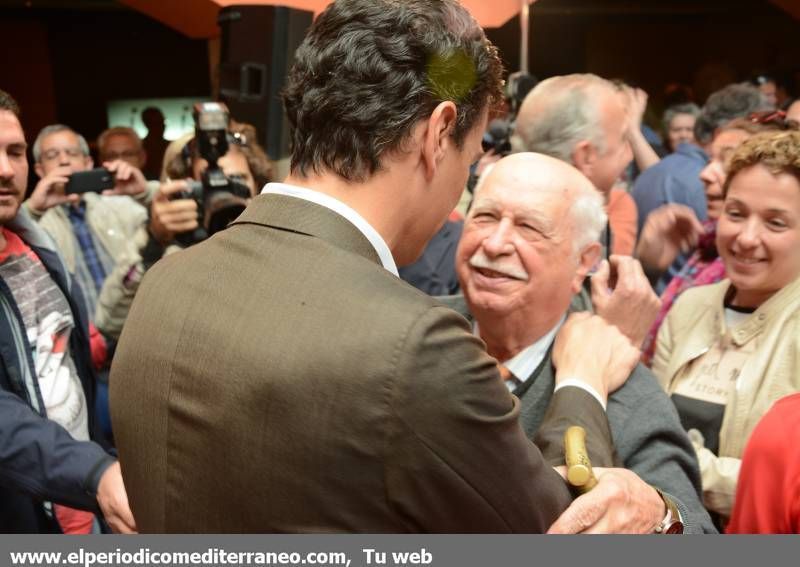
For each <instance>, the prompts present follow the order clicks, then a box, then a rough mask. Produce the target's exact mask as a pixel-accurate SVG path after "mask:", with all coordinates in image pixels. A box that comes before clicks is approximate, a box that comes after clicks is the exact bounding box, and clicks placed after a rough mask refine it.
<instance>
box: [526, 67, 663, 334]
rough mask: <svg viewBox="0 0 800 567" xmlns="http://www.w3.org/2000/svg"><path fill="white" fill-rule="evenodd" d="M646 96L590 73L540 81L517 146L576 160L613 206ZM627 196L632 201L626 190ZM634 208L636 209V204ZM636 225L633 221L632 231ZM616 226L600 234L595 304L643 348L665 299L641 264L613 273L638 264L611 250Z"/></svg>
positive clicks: (530, 97) (528, 103)
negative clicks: (611, 198)
mask: <svg viewBox="0 0 800 567" xmlns="http://www.w3.org/2000/svg"><path fill="white" fill-rule="evenodd" d="M642 94H643V93H638V92H637V91H633V90H632V89H630V88H627V89H626V88H619V87H617V85H615V84H614V83H612V82H611V81H608V80H606V79H603V78H602V77H598V76H597V75H592V74H574V75H565V76H558V77H551V78H549V79H547V80H545V81H542V82H541V83H539V84H538V85H537V86H536V87H535V88H534V89H533V90H532V91H531V92H530V93H528V96H527V97H526V98H525V100H524V102H523V103H522V107H521V108H520V112H519V116H518V117H517V125H516V132H515V137H514V145H515V147H516V149H517V150H518V151H529V152H537V153H542V154H545V155H548V156H551V157H554V158H556V159H559V160H561V161H563V162H566V163H568V164H571V165H572V166H574V167H575V168H576V169H577V170H578V171H580V172H581V173H583V175H585V176H586V178H587V179H588V180H589V181H590V182H591V184H592V185H594V187H595V189H597V190H598V191H599V193H600V195H601V196H602V200H603V203H604V204H607V203H608V196H609V194H610V193H611V190H612V189H613V187H614V185H615V184H616V182H617V180H618V179H619V178H620V175H621V174H622V172H623V170H624V169H625V168H626V167H627V165H628V164H629V163H630V161H631V158H632V155H633V154H632V149H631V148H632V145H637V146H638V145H640V144H639V142H635V143H634V144H632V142H633V140H632V136H641V130H640V129H639V128H638V127H637V126H636V122H637V120H640V116H641V112H640V110H643V106H642V105H643V104H644V102H646V99H645V100H644V101H643V100H642V96H641V95H642ZM626 105H627V106H626ZM631 125H633V127H631ZM632 133H633V134H632ZM644 144H646V142H644ZM625 197H627V198H628V199H630V197H628V196H627V194H626V195H625ZM630 206H631V208H633V203H632V202H631V203H630ZM634 214H635V213H634ZM609 216H611V215H610V214H609ZM609 225H610V226H609ZM633 225H635V220H634V221H632V223H631V226H630V232H631V233H633V231H634V226H633ZM613 227H614V219H613V218H611V219H610V222H609V223H607V224H606V228H605V230H604V231H602V232H601V234H600V240H601V243H602V244H603V246H604V249H603V250H602V253H601V255H600V257H601V258H602V257H607V259H608V260H610V265H609V264H603V266H602V268H601V270H600V273H599V274H598V277H595V278H593V280H592V284H593V285H592V301H593V302H594V305H595V308H596V309H597V312H598V314H600V315H601V316H602V317H603V318H604V319H606V320H607V321H609V322H611V323H613V324H615V325H616V326H617V327H619V328H620V329H621V330H622V332H623V333H624V334H625V335H626V336H628V338H629V339H630V340H631V341H632V342H633V343H634V344H636V345H641V344H642V341H644V338H645V335H646V334H647V329H648V328H649V326H650V325H651V324H652V322H653V321H654V320H655V317H656V314H657V313H658V305H659V302H658V298H657V297H656V296H655V294H654V293H653V291H652V290H651V289H650V286H649V285H648V283H647V279H646V278H645V277H644V274H643V272H642V270H641V268H640V267H639V266H638V265H637V266H635V269H630V270H626V274H627V276H628V277H627V278H625V279H619V278H616V277H614V276H612V275H611V272H612V271H616V269H617V267H618V266H620V265H621V263H623V262H624V264H625V265H626V266H628V265H631V266H633V265H634V264H638V263H637V262H635V261H632V260H630V259H628V260H623V259H622V257H621V256H615V255H611V250H612V246H613V244H612V237H613V232H612V231H613V230H615V229H614V228H613ZM632 236H633V235H632V234H631V238H632ZM631 248H632V247H631ZM598 260H599V258H598ZM613 280H616V281H617V282H618V285H617V287H616V288H614V290H613V293H610V294H609V291H608V290H609V287H610V286H608V285H607V284H608V283H609V281H613Z"/></svg>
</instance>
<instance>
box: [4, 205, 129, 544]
mask: <svg viewBox="0 0 800 567" xmlns="http://www.w3.org/2000/svg"><path fill="white" fill-rule="evenodd" d="M6 228H7V229H9V230H11V231H12V232H14V233H16V234H17V235H18V236H19V237H20V238H21V239H22V240H23V241H24V242H25V243H26V244H27V245H28V246H30V248H31V249H32V250H33V252H34V253H35V254H36V255H37V256H38V257H39V259H40V260H41V262H42V264H43V265H44V267H45V268H46V269H47V271H48V273H49V274H50V277H52V278H53V281H54V282H55V283H56V284H57V285H58V286H59V288H60V289H61V291H62V292H63V293H64V295H65V297H66V298H67V300H68V301H69V305H70V308H71V309H72V314H73V317H74V320H75V328H74V329H73V331H72V333H71V336H70V343H69V348H70V354H71V356H72V358H73V361H74V363H75V368H76V370H77V372H78V376H79V377H80V380H81V384H82V386H83V391H84V395H85V397H86V404H87V408H88V412H89V415H88V418H89V432H90V436H91V437H92V439H95V440H98V441H101V442H102V443H103V444H104V445H105V441H102V438H101V436H99V435H98V434H97V432H96V431H95V419H94V415H93V414H94V412H93V408H94V389H95V381H94V372H93V368H92V365H91V357H90V354H89V332H88V325H87V317H86V314H85V313H84V312H83V311H81V309H80V307H79V306H81V305H83V303H82V301H80V295H79V294H80V289H79V288H78V286H77V285H73V284H72V282H71V276H70V275H69V273H68V272H67V270H66V267H65V266H64V263H63V261H62V260H61V257H60V256H59V255H58V253H57V252H56V251H55V247H54V245H53V244H52V241H51V240H50V239H49V237H48V236H47V235H46V234H45V233H44V232H43V231H42V230H41V229H39V228H38V227H36V225H34V224H33V223H32V222H31V220H30V219H29V218H28V216H27V213H25V212H24V211H22V210H21V211H20V213H19V214H18V215H17V218H16V219H14V220H13V221H12V222H11V223H9V224H8V225H6ZM76 296H77V297H76ZM33 369H34V363H33V358H32V349H31V346H30V344H29V343H28V339H27V334H26V332H25V326H24V323H23V321H22V315H21V313H20V311H19V309H18V308H17V305H16V302H15V301H14V298H13V296H12V294H11V290H10V288H9V287H8V285H7V284H6V282H5V281H4V280H3V279H2V277H0V532H3V533H59V532H60V531H61V530H60V528H59V526H58V523H57V522H56V520H55V519H54V516H53V513H52V505H51V502H57V503H59V504H64V505H67V506H71V507H74V508H81V509H85V510H93V511H96V509H97V501H96V498H95V492H96V489H97V484H98V482H99V478H100V475H101V474H102V473H103V472H104V471H105V470H106V468H107V467H108V466H109V465H110V464H111V463H113V462H114V459H113V458H112V457H111V456H110V455H109V454H108V453H107V452H106V450H105V449H103V448H102V447H101V446H100V445H99V444H97V443H95V442H86V441H76V440H75V439H73V438H72V436H71V435H70V434H69V433H68V432H67V431H66V430H65V429H64V428H62V427H61V426H60V425H58V424H56V423H55V422H53V421H50V420H49V419H47V415H46V411H45V408H44V403H43V401H42V395H41V392H40V391H39V384H38V382H37V380H36V379H35V373H34V370H33Z"/></svg>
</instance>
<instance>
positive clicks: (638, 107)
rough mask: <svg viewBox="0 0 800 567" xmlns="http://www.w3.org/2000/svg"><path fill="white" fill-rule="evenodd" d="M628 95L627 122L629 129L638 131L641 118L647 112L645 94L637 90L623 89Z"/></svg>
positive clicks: (631, 88) (632, 88) (640, 125)
mask: <svg viewBox="0 0 800 567" xmlns="http://www.w3.org/2000/svg"><path fill="white" fill-rule="evenodd" d="M625 93H626V94H627V95H628V120H629V124H630V127H631V129H632V130H633V129H635V130H638V129H639V128H641V127H642V117H643V116H644V111H645V110H647V93H646V92H645V91H644V90H642V89H639V88H634V87H625Z"/></svg>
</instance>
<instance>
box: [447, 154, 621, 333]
mask: <svg viewBox="0 0 800 567" xmlns="http://www.w3.org/2000/svg"><path fill="white" fill-rule="evenodd" d="M605 221H606V218H605V213H604V212H603V203H602V198H601V196H600V194H599V193H598V192H597V190H595V188H594V186H593V185H592V184H591V183H590V182H589V181H588V180H587V179H586V177H585V176H584V175H582V174H581V173H580V172H579V171H578V170H576V169H575V168H574V167H572V166H571V165H569V164H567V163H565V162H563V161H560V160H557V159H555V158H552V157H548V156H545V155H542V154H534V153H519V154H513V155H510V156H508V157H506V158H503V159H502V160H500V161H499V162H497V163H496V164H495V165H494V167H492V168H491V169H489V170H488V171H487V172H486V173H485V174H484V176H483V177H482V178H481V181H480V183H479V186H478V188H477V189H476V193H475V200H474V202H473V204H472V208H471V209H470V212H469V215H468V216H467V220H466V222H465V223H464V232H463V235H462V237H461V242H459V246H458V251H457V253H456V270H457V273H458V279H459V282H460V283H461V289H462V291H463V292H464V297H465V299H466V300H467V303H468V304H469V306H470V310H471V312H472V314H473V315H475V317H476V319H477V320H478V322H479V324H480V326H481V328H482V329H483V328H484V327H485V328H486V329H495V323H497V325H498V328H499V327H502V328H504V329H507V327H506V326H505V323H502V322H503V321H506V322H509V321H512V320H513V321H516V323H515V324H514V325H512V326H514V327H515V328H517V329H523V330H524V333H523V334H524V338H520V340H521V341H523V342H525V341H529V342H532V341H533V340H536V339H537V337H539V336H541V335H543V334H544V333H546V332H548V331H549V330H550V329H552V328H553V326H554V325H555V324H556V323H557V321H558V320H559V318H560V317H561V316H562V315H563V314H564V312H565V311H566V309H567V307H568V306H569V302H570V300H571V298H572V296H573V294H575V293H577V292H578V291H579V290H580V287H581V284H582V282H583V279H584V277H585V276H586V274H587V273H588V271H589V270H590V269H591V267H592V266H593V265H594V263H595V262H596V261H597V258H598V256H599V253H600V245H599V243H598V242H597V239H598V238H599V235H600V231H601V230H602V229H603V227H604V226H605ZM482 336H483V334H482ZM529 342H528V343H526V344H529Z"/></svg>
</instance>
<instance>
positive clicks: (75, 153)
mask: <svg viewBox="0 0 800 567" xmlns="http://www.w3.org/2000/svg"><path fill="white" fill-rule="evenodd" d="M62 152H63V153H65V154H67V157H71V158H77V157H81V156H83V151H82V150H81V149H80V148H50V149H49V150H47V151H46V152H42V160H43V161H53V160H56V159H58V157H59V156H60V155H61V153H62Z"/></svg>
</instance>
